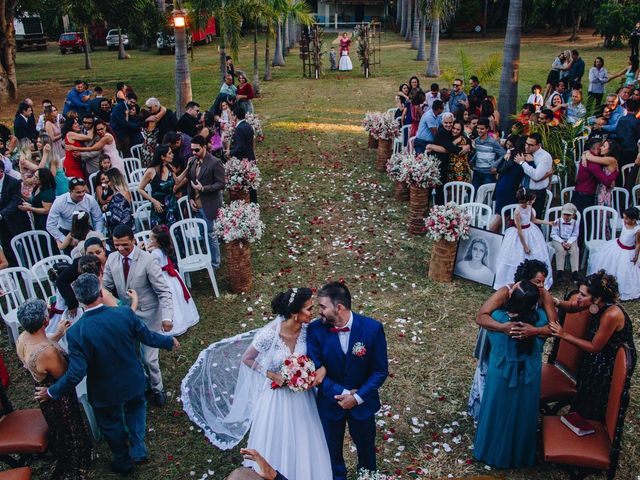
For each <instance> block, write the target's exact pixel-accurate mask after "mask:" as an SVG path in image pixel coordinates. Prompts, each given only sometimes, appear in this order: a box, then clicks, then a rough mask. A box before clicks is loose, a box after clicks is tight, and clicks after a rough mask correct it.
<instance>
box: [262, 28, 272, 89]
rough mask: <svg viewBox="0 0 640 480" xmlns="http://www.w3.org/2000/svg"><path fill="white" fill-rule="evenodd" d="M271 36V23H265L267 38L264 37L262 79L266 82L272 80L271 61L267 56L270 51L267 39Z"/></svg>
mask: <svg viewBox="0 0 640 480" xmlns="http://www.w3.org/2000/svg"><path fill="white" fill-rule="evenodd" d="M270 38H271V25H270V24H267V38H266V39H265V44H264V77H262V79H263V80H264V81H266V82H268V81H271V80H273V77H272V76H271V62H270V59H269V56H270V55H271V52H270V51H269V39H270Z"/></svg>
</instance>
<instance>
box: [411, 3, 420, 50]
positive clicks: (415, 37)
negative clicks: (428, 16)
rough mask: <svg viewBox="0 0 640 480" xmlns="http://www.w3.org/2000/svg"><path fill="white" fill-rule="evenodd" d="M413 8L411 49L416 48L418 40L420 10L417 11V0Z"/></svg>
mask: <svg viewBox="0 0 640 480" xmlns="http://www.w3.org/2000/svg"><path fill="white" fill-rule="evenodd" d="M414 5H415V8H414V9H413V30H412V35H411V50H417V49H418V42H419V41H420V38H419V37H420V12H419V11H418V0H415V2H414Z"/></svg>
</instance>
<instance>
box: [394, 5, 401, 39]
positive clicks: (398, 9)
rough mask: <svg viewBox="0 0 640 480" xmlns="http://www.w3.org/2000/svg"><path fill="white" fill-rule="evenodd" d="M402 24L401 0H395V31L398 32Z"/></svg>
mask: <svg viewBox="0 0 640 480" xmlns="http://www.w3.org/2000/svg"><path fill="white" fill-rule="evenodd" d="M401 25H402V0H396V18H395V31H396V32H399V31H400V28H401Z"/></svg>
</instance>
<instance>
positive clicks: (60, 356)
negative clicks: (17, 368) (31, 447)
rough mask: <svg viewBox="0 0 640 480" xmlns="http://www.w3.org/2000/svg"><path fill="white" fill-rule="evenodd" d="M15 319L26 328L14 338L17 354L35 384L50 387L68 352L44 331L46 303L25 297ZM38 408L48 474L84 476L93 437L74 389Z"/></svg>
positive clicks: (67, 478) (71, 478) (80, 479)
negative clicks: (45, 429)
mask: <svg viewBox="0 0 640 480" xmlns="http://www.w3.org/2000/svg"><path fill="white" fill-rule="evenodd" d="M18 321H19V322H20V324H21V325H22V327H23V328H24V329H25V332H23V333H22V334H21V335H20V337H18V341H17V342H16V350H17V352H18V357H20V360H21V361H22V363H23V364H24V366H25V367H26V368H27V370H29V373H31V375H32V376H33V379H34V380H35V383H36V386H37V387H49V386H50V385H52V384H53V383H55V381H56V380H57V379H58V378H60V377H61V376H62V375H64V373H65V371H66V369H67V356H66V353H65V352H64V351H63V350H62V348H61V347H60V346H59V345H58V343H57V342H55V341H53V340H52V339H49V338H47V334H46V333H45V329H46V327H47V325H48V324H49V317H48V315H47V304H46V303H45V302H44V301H43V300H40V299H30V300H27V301H26V302H25V303H24V304H23V305H21V306H20V308H19V309H18ZM68 325H70V324H69V323H68V322H67V323H62V322H61V323H60V325H59V328H58V330H57V331H56V337H57V338H60V337H62V335H63V334H64V332H65V330H66V328H67V327H68ZM40 409H41V410H42V414H43V416H44V418H45V420H46V421H47V425H48V426H49V449H50V450H51V452H52V453H53V455H54V456H55V459H56V466H55V469H54V471H53V474H52V475H51V477H49V478H51V479H52V480H54V479H55V480H58V479H59V480H63V479H64V480H84V479H85V478H86V475H87V472H88V470H89V466H90V464H91V452H92V441H91V436H90V434H89V430H88V428H87V426H86V425H85V423H84V418H83V415H82V412H81V411H80V404H79V403H78V398H77V396H76V392H75V390H74V391H71V392H69V393H66V394H65V395H64V396H63V397H62V398H61V399H60V400H52V399H50V400H49V401H47V402H43V403H41V404H40Z"/></svg>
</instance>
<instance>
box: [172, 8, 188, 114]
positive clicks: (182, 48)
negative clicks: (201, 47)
mask: <svg viewBox="0 0 640 480" xmlns="http://www.w3.org/2000/svg"><path fill="white" fill-rule="evenodd" d="M186 25H187V17H186V13H185V11H184V10H180V9H179V10H174V11H173V35H174V38H175V50H176V115H177V116H178V118H180V117H181V116H182V114H183V113H184V107H185V105H186V104H187V103H188V102H190V101H191V100H192V98H193V97H192V93H191V74H190V73H189V58H188V57H187V30H186Z"/></svg>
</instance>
